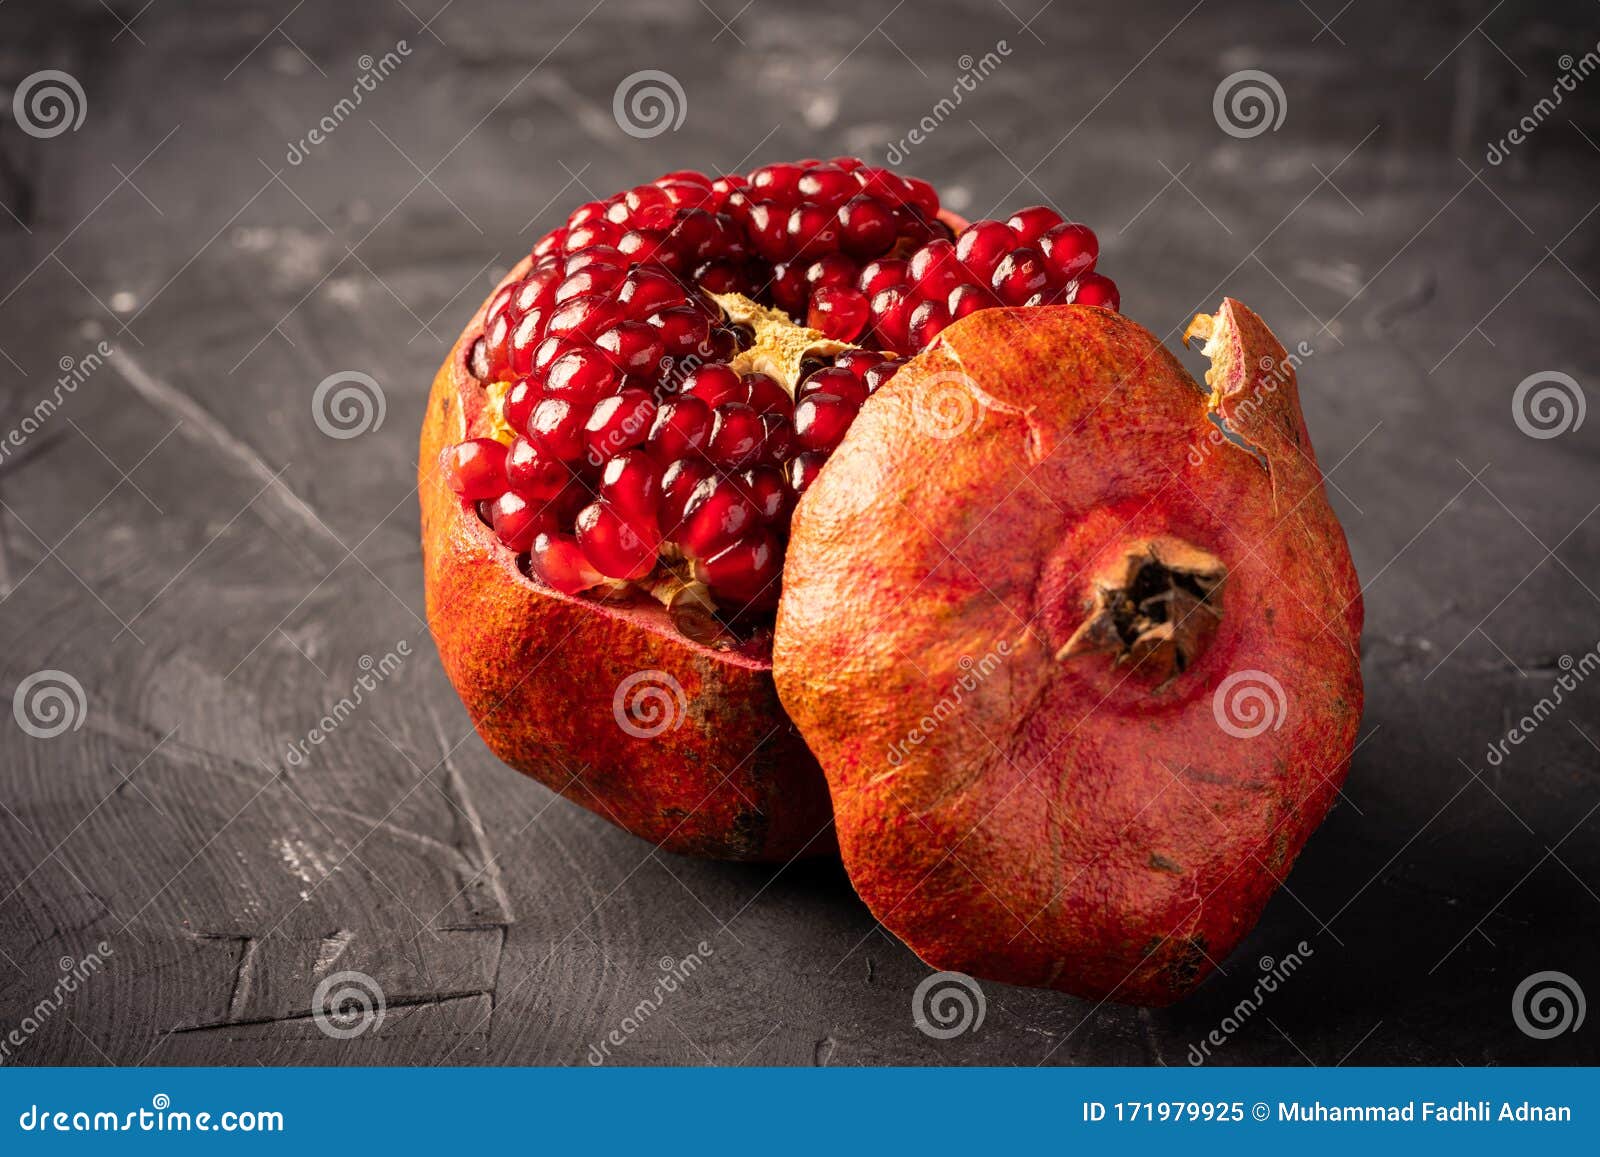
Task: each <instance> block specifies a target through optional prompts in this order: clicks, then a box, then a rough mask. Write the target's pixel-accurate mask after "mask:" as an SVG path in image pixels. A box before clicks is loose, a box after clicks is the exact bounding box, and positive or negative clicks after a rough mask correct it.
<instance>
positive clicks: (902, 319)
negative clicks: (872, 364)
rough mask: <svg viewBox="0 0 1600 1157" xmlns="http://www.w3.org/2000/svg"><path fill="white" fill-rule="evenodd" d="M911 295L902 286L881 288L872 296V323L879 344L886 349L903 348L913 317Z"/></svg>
mask: <svg viewBox="0 0 1600 1157" xmlns="http://www.w3.org/2000/svg"><path fill="white" fill-rule="evenodd" d="M911 304H912V303H911V297H910V295H909V294H908V293H907V292H906V290H905V289H904V288H903V287H901V286H897V285H896V286H890V287H889V288H888V289H882V290H879V291H878V292H877V293H875V294H874V295H873V297H872V324H873V329H874V331H875V332H876V333H877V335H878V344H879V345H881V346H883V347H884V348H886V349H896V350H898V349H903V348H904V347H905V344H906V326H907V325H908V324H909V322H910V320H911V318H910V314H911Z"/></svg>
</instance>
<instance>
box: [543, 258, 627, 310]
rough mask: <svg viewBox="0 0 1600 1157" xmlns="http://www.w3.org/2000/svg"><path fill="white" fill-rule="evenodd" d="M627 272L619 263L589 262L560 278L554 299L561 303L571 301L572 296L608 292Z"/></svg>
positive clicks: (587, 295)
mask: <svg viewBox="0 0 1600 1157" xmlns="http://www.w3.org/2000/svg"><path fill="white" fill-rule="evenodd" d="M627 272H628V271H627V270H626V269H623V268H622V267H621V266H619V265H609V264H606V263H605V262H601V261H594V262H591V263H590V264H588V265H585V266H583V268H581V269H579V270H578V271H577V272H575V273H569V274H567V276H566V277H563V278H562V279H561V281H560V283H559V284H558V285H557V286H556V291H555V301H556V303H557V304H561V303H563V302H568V301H571V300H572V299H573V298H574V297H589V296H591V295H593V294H605V293H610V292H611V291H612V290H613V289H615V288H616V287H617V286H618V285H619V284H620V283H621V282H622V279H623V278H624V277H626V276H627Z"/></svg>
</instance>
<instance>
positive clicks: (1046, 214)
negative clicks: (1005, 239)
mask: <svg viewBox="0 0 1600 1157" xmlns="http://www.w3.org/2000/svg"><path fill="white" fill-rule="evenodd" d="M1006 224H1007V225H1009V226H1011V231H1012V232H1013V233H1015V234H1016V235H1017V236H1018V237H1019V238H1020V239H1021V241H1022V244H1024V245H1032V244H1033V243H1034V242H1036V241H1037V240H1039V238H1041V237H1043V236H1044V235H1045V233H1046V232H1047V231H1049V230H1051V229H1054V228H1055V227H1056V226H1057V225H1059V224H1061V214H1060V213H1057V212H1056V211H1055V210H1054V209H1052V208H1050V207H1049V206H1047V205H1032V206H1030V207H1028V208H1026V209H1018V210H1017V211H1016V212H1015V213H1013V214H1011V219H1010V220H1008V221H1007V222H1006Z"/></svg>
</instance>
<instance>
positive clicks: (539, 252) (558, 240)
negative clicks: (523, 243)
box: [533, 229, 567, 261]
mask: <svg viewBox="0 0 1600 1157" xmlns="http://www.w3.org/2000/svg"><path fill="white" fill-rule="evenodd" d="M566 240H567V231H566V230H565V229H557V230H556V231H555V232H553V233H547V234H545V235H544V236H543V237H541V238H540V239H539V242H538V244H536V245H535V246H534V247H533V259H534V260H535V261H539V260H541V259H543V258H545V257H548V256H551V255H553V254H556V253H560V252H561V246H562V245H563V244H564V243H565V242H566Z"/></svg>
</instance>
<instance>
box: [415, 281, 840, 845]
mask: <svg viewBox="0 0 1600 1157" xmlns="http://www.w3.org/2000/svg"><path fill="white" fill-rule="evenodd" d="M530 265H531V262H530V261H528V260H524V261H523V262H522V263H521V264H519V265H518V266H517V267H516V268H515V269H513V270H512V271H511V273H510V274H509V275H508V276H507V278H506V280H505V281H503V282H502V283H501V286H502V287H503V286H504V285H507V284H510V283H511V282H513V281H515V280H517V279H519V278H520V277H522V276H525V275H526V273H527V270H528V267H529V266H530ZM497 291H498V287H497ZM492 296H493V295H492V294H491V298H492ZM487 305H488V300H485V302H484V305H483V306H480V307H479V309H478V312H477V314H476V315H475V317H474V318H473V321H472V323H471V324H470V325H469V326H468V327H467V329H466V331H465V333H463V335H462V337H461V339H460V340H459V341H458V342H457V344H456V346H455V348H454V349H453V350H452V351H451V353H450V356H449V357H448V358H447V359H446V361H445V363H444V365H443V367H442V368H441V369H440V370H439V373H438V375H437V376H436V377H435V378H434V382H433V390H432V393H431V395H430V397H429V399H428V406H427V412H426V415H425V417H424V419H423V425H422V438H421V444H420V457H419V460H418V468H417V486H418V500H419V505H420V506H421V510H422V556H423V568H424V585H425V590H426V597H427V610H428V625H429V627H430V628H431V629H432V632H433V637H434V641H435V643H436V644H437V645H438V649H439V658H440V660H441V661H442V663H443V665H444V669H445V673H446V674H447V675H448V676H449V678H450V682H451V683H452V684H453V685H454V686H455V689H456V691H457V693H458V694H459V695H460V696H461V700H462V702H463V703H464V704H465V705H466V708H467V710H468V712H469V713H470V714H471V716H472V720H473V724H474V726H475V727H476V728H477V731H478V734H479V735H480V736H481V737H482V738H483V741H484V742H485V743H486V744H488V746H489V748H490V750H491V751H493V752H494V753H495V755H497V756H498V757H499V758H500V759H502V760H503V761H505V762H506V763H508V764H510V765H511V766H512V767H514V768H516V769H517V770H519V771H521V772H524V773H525V774H527V775H529V776H532V777H533V778H534V779H536V780H538V781H539V782H540V783H542V784H544V785H545V786H546V787H548V788H550V789H551V790H552V791H555V792H557V793H559V794H560V795H562V796H565V797H566V798H567V799H569V800H572V801H573V802H575V803H579V804H582V805H583V806H584V807H586V808H588V809H590V810H591V811H593V812H595V813H597V814H598V815H600V816H602V817H604V818H605V819H607V820H610V821H611V822H612V823H614V824H617V825H618V826H620V827H622V828H625V829H626V830H628V831H630V832H632V833H633V834H634V835H637V836H640V837H642V838H643V839H646V840H649V841H650V842H652V843H654V844H658V845H659V846H661V847H663V848H665V849H667V850H668V851H672V852H678V853H681V854H684V855H691V856H700V857H707V858H714V859H728V860H755V861H785V860H788V859H791V858H793V857H796V856H806V855H823V854H829V853H832V852H833V851H834V849H835V843H834V837H833V831H832V828H831V826H830V823H829V805H828V794H827V785H826V783H825V781H824V780H823V777H822V774H821V771H820V769H819V768H818V767H817V763H816V760H815V759H814V758H813V757H812V755H811V753H810V751H809V750H808V749H807V748H806V745H805V743H804V742H803V741H802V740H801V738H800V736H799V734H798V733H797V732H796V730H795V728H794V725H793V724H792V723H790V722H789V720H788V719H787V717H786V716H785V715H784V713H783V709H782V707H781V706H780V704H779V702H778V697H777V693H776V691H775V689H774V687H773V682H772V670H771V664H770V661H768V660H767V659H765V658H764V657H763V658H752V657H749V656H745V655H742V654H738V653H734V652H728V651H718V650H714V649H712V648H710V647H707V646H703V645H701V644H699V643H696V642H693V641H692V640H690V639H688V638H686V637H684V636H683V635H682V634H680V633H679V632H678V631H677V630H676V628H675V627H673V625H672V624H671V623H670V622H669V621H668V620H667V618H666V616H665V612H663V611H660V610H658V609H656V608H655V607H653V606H644V607H640V606H629V607H618V606H608V605H604V604H600V603H597V602H595V601H593V600H591V599H581V598H573V597H570V596H567V595H563V594H560V593H558V592H556V591H554V590H552V589H550V588H549V587H546V586H544V585H542V584H540V583H537V582H535V581H534V580H530V579H529V578H527V577H526V576H524V575H523V574H522V573H521V571H520V570H519V569H518V567H517V565H516V559H515V556H514V555H513V554H512V552H510V551H508V550H505V549H504V548H502V547H501V546H500V545H499V543H498V542H497V541H496V539H495V536H494V532H493V531H492V530H490V529H489V527H487V526H485V525H484V524H483V523H482V522H481V521H480V520H479V519H478V517H477V515H476V513H475V512H474V510H473V509H472V508H471V506H470V505H469V504H468V503H466V502H464V501H463V500H462V499H460V498H459V497H457V496H456V494H455V493H453V492H452V491H451V489H450V487H449V486H448V484H447V483H446V480H445V476H444V472H443V471H442V470H441V469H440V466H439V457H440V453H441V452H442V451H443V450H444V449H445V448H446V447H448V446H451V445H453V444H455V443H457V442H460V441H462V440H463V439H465V438H470V437H477V436H486V435H487V434H488V432H489V431H488V424H487V420H486V416H485V407H486V404H487V398H486V395H485V393H484V390H483V388H482V386H481V385H480V384H479V383H478V382H477V381H476V380H475V379H474V378H473V377H472V375H471V374H470V373H469V372H468V369H467V363H466V358H467V354H468V351H469V350H470V349H471V347H472V343H473V342H474V341H475V340H476V339H477V337H478V336H479V335H480V334H481V333H482V332H483V320H484V312H485V309H486V308H487ZM638 672H660V673H662V674H664V675H666V676H669V677H670V678H671V679H672V680H675V681H676V683H677V684H678V686H680V687H681V688H682V690H683V698H682V700H681V702H682V704H683V710H682V712H681V715H677V716H676V719H677V723H676V726H672V727H669V728H667V729H666V730H664V731H662V732H661V733H660V734H658V735H655V736H653V737H637V736H634V735H631V734H629V733H628V732H627V731H625V730H624V729H623V728H622V726H620V725H619V723H618V722H617V718H616V715H615V714H614V710H615V707H614V697H615V695H616V692H617V688H618V686H619V685H620V684H621V683H622V682H623V680H625V679H627V678H628V677H629V676H632V675H635V674H636V673H638ZM648 687H665V688H668V690H667V692H666V694H667V695H668V696H671V699H669V700H665V701H663V703H662V706H663V707H665V708H666V709H667V710H669V711H671V712H674V713H676V712H677V706H676V703H677V702H679V701H678V700H676V697H675V695H673V693H672V691H671V690H670V684H669V683H668V682H667V681H666V680H665V679H661V678H657V677H654V676H651V677H650V678H648V679H647V680H646V682H645V684H643V685H642V686H641V688H640V689H641V690H643V689H646V688H648ZM630 719H635V717H630ZM635 722H636V726H638V727H639V728H640V729H644V730H649V729H650V727H651V725H653V724H654V723H655V722H656V719H655V717H652V716H639V717H637V718H636V719H635Z"/></svg>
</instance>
